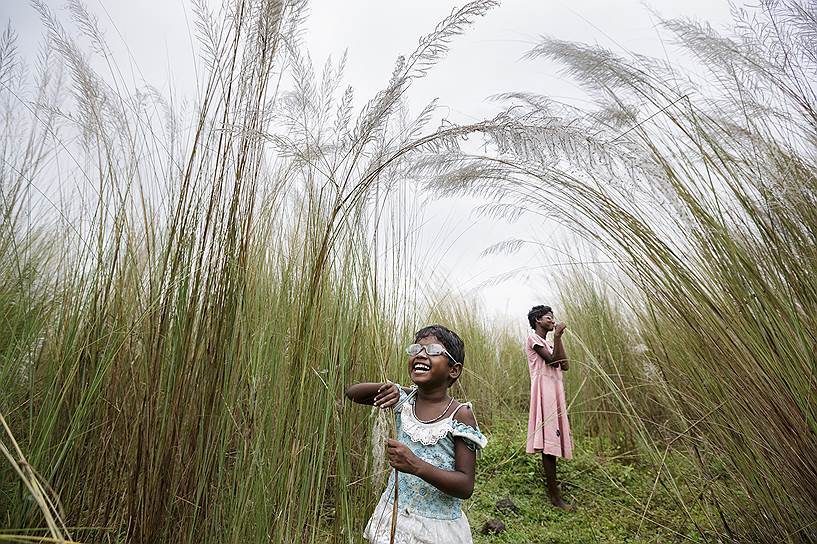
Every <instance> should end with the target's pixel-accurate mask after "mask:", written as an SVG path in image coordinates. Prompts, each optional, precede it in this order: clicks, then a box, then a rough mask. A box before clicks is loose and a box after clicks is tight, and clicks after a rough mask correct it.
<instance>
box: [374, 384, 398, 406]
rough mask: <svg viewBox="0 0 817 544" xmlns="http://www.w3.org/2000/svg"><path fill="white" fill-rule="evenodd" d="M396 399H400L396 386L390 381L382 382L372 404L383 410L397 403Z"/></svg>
mask: <svg viewBox="0 0 817 544" xmlns="http://www.w3.org/2000/svg"><path fill="white" fill-rule="evenodd" d="M398 400H400V391H399V390H398V389H397V386H396V385H394V384H393V383H390V382H384V383H382V384H381V385H380V387H379V388H378V389H377V395H375V397H374V405H375V406H377V407H378V408H380V409H382V410H385V409H387V408H391V407H392V406H394V405H395V404H397V401H398Z"/></svg>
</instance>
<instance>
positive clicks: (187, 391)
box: [0, 0, 817, 544]
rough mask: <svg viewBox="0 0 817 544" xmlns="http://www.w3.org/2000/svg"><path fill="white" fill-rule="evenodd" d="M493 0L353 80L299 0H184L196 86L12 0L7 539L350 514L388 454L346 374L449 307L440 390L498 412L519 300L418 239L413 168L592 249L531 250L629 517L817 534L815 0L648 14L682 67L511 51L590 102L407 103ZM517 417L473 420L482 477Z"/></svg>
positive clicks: (518, 388)
mask: <svg viewBox="0 0 817 544" xmlns="http://www.w3.org/2000/svg"><path fill="white" fill-rule="evenodd" d="M493 5H494V2H491V1H477V2H471V3H468V4H466V5H465V6H464V7H462V8H460V9H457V10H455V11H454V12H452V13H451V15H450V16H449V17H447V18H446V19H445V20H443V21H441V22H440V23H439V25H438V26H437V27H436V28H435V29H433V30H432V32H431V33H430V34H428V35H427V36H425V37H423V38H422V39H421V40H420V41H419V44H418V46H417V49H416V50H415V51H413V52H410V53H409V54H407V55H406V56H405V57H401V58H400V59H398V61H397V63H396V65H395V68H394V71H393V73H392V75H391V78H390V80H389V82H388V85H387V86H386V87H385V88H384V89H383V90H382V91H380V92H379V93H377V94H376V95H375V96H374V97H371V98H370V99H369V100H368V101H364V102H363V105H362V106H361V107H356V106H355V104H357V103H358V102H357V101H356V99H355V97H354V92H353V90H352V89H351V88H346V87H345V82H344V76H343V68H344V61H343V59H341V60H340V61H339V62H336V63H332V62H328V63H327V64H326V65H325V67H323V68H322V69H321V70H318V71H316V70H315V69H314V67H313V65H312V62H311V60H310V59H309V56H308V55H307V54H306V53H305V52H304V51H303V50H302V49H301V47H300V44H299V39H298V36H299V28H300V26H301V24H302V22H303V18H304V17H305V16H306V12H305V4H304V3H303V2H299V1H292V2H287V1H272V0H233V1H229V2H226V3H225V5H224V7H223V8H222V9H221V10H220V11H217V12H210V11H208V9H207V8H206V6H205V5H203V4H197V6H198V8H197V13H196V20H197V27H196V28H197V39H198V40H199V46H200V48H201V51H202V69H203V73H201V74H199V76H200V80H199V85H198V98H197V102H195V103H194V104H192V105H189V106H183V105H179V104H177V103H176V102H174V101H173V100H170V99H169V98H168V97H164V96H162V95H161V94H160V93H158V92H157V91H155V90H153V89H150V88H135V87H134V86H133V84H132V82H131V81H130V80H129V79H128V77H127V76H126V75H124V74H123V72H122V71H121V70H120V69H119V68H118V67H117V64H116V60H115V59H114V58H113V54H112V53H111V51H110V49H109V48H108V46H107V45H106V43H105V40H104V39H103V37H102V35H103V32H102V30H101V29H100V28H99V27H98V23H97V22H96V20H95V19H94V18H93V16H91V15H90V14H89V13H88V12H87V11H86V10H85V8H84V7H83V6H82V4H80V3H79V2H77V1H72V2H69V8H70V9H69V11H68V13H69V15H70V17H71V18H72V20H71V28H72V29H74V30H67V29H66V28H65V26H64V21H61V20H60V19H59V17H57V16H55V15H54V14H53V13H51V12H50V11H49V9H48V8H47V7H46V6H45V5H44V4H42V3H41V2H34V8H35V9H37V10H38V12H39V14H40V16H41V19H42V21H43V23H44V27H45V28H46V36H45V41H44V46H43V50H42V54H41V55H40V56H39V58H38V61H37V64H36V65H34V66H26V65H25V63H24V62H23V61H22V60H21V58H20V56H19V55H18V53H17V52H16V50H15V48H16V40H15V35H14V32H13V29H9V30H8V31H7V32H6V33H5V34H4V35H3V37H2V39H0V107H2V117H1V119H2V120H1V121H0V123H2V132H0V134H2V136H1V137H0V138H2V145H0V197H2V198H0V212H2V224H0V316H1V317H0V384H2V395H0V427H2V429H0V453H2V458H0V460H2V463H0V541H7V542H69V541H72V542H117V543H126V542H127V543H131V542H132V543H139V544H144V543H160V542H174V543H176V542H184V543H193V542H195V543H199V542H211V543H216V542H218V543H224V542H231V543H232V542H234V543H245V542H287V543H289V542H316V543H317V542H359V541H360V536H359V535H360V532H361V528H362V527H363V524H364V523H365V519H366V517H367V515H368V513H369V511H370V510H371V508H372V506H373V504H374V502H375V500H376V498H377V496H378V494H379V492H380V487H381V485H382V482H383V478H384V474H385V472H384V467H383V465H382V458H380V455H381V452H382V450H381V449H380V448H379V442H378V440H379V438H380V437H379V436H378V435H377V433H376V432H375V431H373V427H374V423H375V419H376V418H375V417H374V416H373V414H371V413H370V411H369V410H366V409H362V408H360V407H354V406H350V405H349V403H348V402H346V401H344V400H343V395H342V391H343V390H344V389H345V387H346V386H347V385H348V384H349V383H350V382H352V381H356V380H381V379H383V380H385V379H390V380H394V381H400V380H404V379H405V378H404V376H405V372H404V369H403V360H404V359H403V356H402V355H401V346H402V345H404V344H405V343H406V342H407V340H408V339H409V338H410V335H411V331H412V330H413V329H414V328H415V327H416V326H417V325H418V324H423V323H428V322H430V321H436V322H442V323H445V324H447V325H449V326H450V327H451V328H453V329H455V330H457V331H459V332H460V333H461V334H462V336H463V338H464V340H465V343H466V346H467V353H468V356H467V359H466V365H465V373H464V375H463V377H462V379H461V380H460V382H461V383H459V384H458V386H457V387H456V390H455V391H454V393H455V394H456V395H457V396H458V397H460V398H465V399H468V400H474V401H475V403H476V405H477V407H478V411H477V417H478V418H479V421H480V424H481V425H482V426H483V428H484V430H485V431H486V432H487V434H488V435H489V436H490V434H491V429H493V428H495V429H497V430H498V436H502V437H511V436H514V434H513V433H514V431H508V430H507V429H508V428H509V427H508V425H510V423H509V420H516V419H519V418H524V417H525V414H524V409H525V407H526V406H527V394H526V388H527V384H528V382H527V379H528V378H527V368H526V365H525V361H524V358H523V354H522V352H521V348H520V346H521V340H520V338H519V333H518V330H519V328H518V327H515V325H508V326H503V325H497V324H496V323H493V322H488V321H486V320H485V319H482V318H481V313H480V309H479V306H478V305H477V304H475V303H473V302H471V301H468V300H459V299H457V298H456V297H455V296H453V295H446V294H445V293H444V292H443V291H444V289H445V288H444V286H438V285H435V286H434V288H433V289H432V288H431V287H430V286H429V285H428V284H426V283H425V281H427V280H428V278H423V277H420V276H418V275H417V273H416V272H415V271H414V268H413V267H412V266H411V262H410V261H411V256H412V251H411V250H412V244H414V243H415V242H416V224H415V223H414V221H416V217H417V214H416V213H411V212H412V211H415V212H416V210H412V206H416V204H414V203H415V202H416V198H415V197H416V195H417V194H418V193H420V192H421V191H422V190H423V189H424V188H431V189H433V190H434V191H437V194H440V193H447V194H449V195H458V194H463V193H467V194H471V195H479V196H481V197H484V198H486V199H488V200H489V201H490V202H493V203H495V207H494V208H488V209H489V210H491V211H492V213H494V214H496V215H497V216H501V215H503V214H509V215H511V216H517V215H518V214H522V213H531V214H540V215H548V216H550V217H553V218H556V219H557V220H559V221H560V222H561V223H563V224H564V225H566V226H568V227H570V229H572V231H573V232H574V233H575V235H576V236H577V237H578V238H581V239H583V240H584V242H583V244H588V245H589V246H592V248H593V252H594V255H600V256H603V257H604V258H603V259H602V260H603V261H604V262H605V263H608V264H606V265H604V266H603V267H595V268H592V269H591V268H588V267H586V266H581V265H577V266H576V267H572V268H566V269H562V271H561V272H560V273H559V274H551V275H550V276H549V277H548V280H547V281H549V282H553V283H554V284H556V285H558V286H559V288H560V292H561V297H560V300H559V301H558V302H557V303H555V304H554V305H555V306H556V307H557V308H558V309H559V312H560V314H561V315H563V316H564V317H565V319H566V320H567V321H568V324H569V327H570V328H569V330H570V334H569V337H568V338H567V340H568V343H569V346H568V350H569V351H568V352H569V353H570V354H571V356H572V358H573V360H574V362H575V364H574V365H573V369H572V370H571V371H570V373H569V374H568V375H567V380H568V386H567V387H568V394H569V395H570V397H571V419H572V422H573V425H574V427H575V431H576V433H577V436H579V437H586V438H587V440H585V441H584V443H585V444H588V445H592V444H595V443H596V442H594V440H603V441H604V443H605V444H614V445H616V447H618V448H620V450H621V451H624V452H626V455H627V456H628V457H631V458H633V459H635V460H637V463H639V466H641V467H642V468H643V469H644V470H647V471H648V472H647V473H646V474H648V475H649V478H648V480H645V481H652V482H653V483H652V487H653V489H654V490H658V489H659V488H660V491H661V497H662V499H661V501H662V504H661V505H660V508H661V509H656V508H658V507H656V505H655V504H653V503H652V497H653V494H652V493H648V495H647V497H646V498H645V499H644V500H643V501H642V502H640V503H639V504H640V505H641V506H642V507H643V512H642V513H641V517H640V523H639V524H638V527H639V531H640V532H639V534H641V535H642V536H643V535H644V534H647V533H648V532H649V531H646V533H645V532H644V531H643V530H642V527H643V525H644V524H645V523H646V524H647V525H648V526H649V525H650V524H656V525H661V526H662V528H663V529H666V527H665V525H669V524H672V523H675V520H674V519H673V520H663V521H662V520H661V519H656V518H655V516H656V515H660V513H661V512H667V511H668V509H667V501H673V500H674V501H676V510H677V511H678V512H680V513H681V515H680V517H681V518H684V519H685V520H686V521H684V522H683V523H693V524H694V525H695V526H696V527H698V529H699V530H698V531H697V532H696V533H695V534H696V535H697V536H695V537H692V536H689V534H690V533H688V532H684V533H683V534H682V533H680V532H673V531H672V530H669V532H667V533H662V534H669V535H676V536H677V540H678V541H686V540H690V539H692V540H697V541H701V542H769V543H771V542H786V543H792V544H794V543H803V542H817V491H815V490H816V489H817V434H815V431H817V367H815V364H817V363H815V361H816V360H815V356H814V353H815V352H816V351H817V350H815V347H817V342H816V341H815V339H816V338H817V320H816V318H815V316H817V295H816V294H817V279H815V276H814V274H813V272H812V271H813V270H814V269H815V268H816V267H817V243H815V242H817V211H815V210H817V154H815V151H814V150H815V144H817V95H815V87H814V82H815V81H817V77H815V76H817V57H815V54H814V51H817V40H815V36H817V12H815V10H814V7H813V6H812V5H810V4H808V3H805V2H798V1H796V0H780V1H772V0H768V1H764V2H762V3H761V5H760V6H758V7H756V8H754V9H753V10H752V11H751V12H748V11H747V12H743V11H740V10H736V11H735V26H734V30H733V33H732V34H731V35H728V36H724V35H720V34H718V33H716V32H714V31H713V30H712V29H711V28H709V27H708V26H706V25H704V24H699V23H695V22H690V21H678V20H666V21H663V22H662V26H663V29H664V31H666V32H668V33H670V34H671V35H672V36H674V37H675V39H676V40H677V42H678V43H679V44H680V45H681V46H682V47H684V48H685V49H686V51H687V52H688V53H690V54H691V55H692V56H693V57H694V58H695V59H696V60H697V62H698V63H699V65H700V66H701V67H703V69H705V70H706V72H705V73H703V74H696V75H693V74H686V73H683V72H682V71H681V70H680V69H679V68H678V66H676V65H674V64H673V63H671V61H669V60H661V61H659V60H655V59H649V58H645V57H642V56H637V55H624V54H616V53H613V52H611V51H609V50H605V49H603V48H600V47H597V46H588V45H583V44H575V43H567V42H560V41H557V40H544V41H542V43H540V44H539V45H537V46H536V47H534V48H533V49H532V50H531V51H530V53H529V57H530V62H531V63H532V65H533V63H535V62H537V59H540V58H548V59H550V60H555V61H557V62H559V63H561V64H562V65H563V66H564V68H565V75H566V77H572V78H574V79H575V80H576V81H577V82H579V83H581V84H582V85H583V86H584V88H585V90H586V91H587V93H588V95H589V96H591V97H592V98H593V100H594V101H595V107H594V108H587V109H582V110H578V109H573V108H570V107H567V106H564V105H562V104H558V103H556V102H552V101H550V100H549V99H548V98H547V97H546V96H544V95H542V96H539V95H532V94H522V93H513V92H509V94H507V95H505V96H503V97H501V99H502V100H504V101H506V102H507V105H508V107H507V110H506V111H505V113H503V114H501V115H499V116H497V117H495V118H493V119H489V120H486V121H484V122H481V123H476V124H473V125H468V126H453V125H445V126H443V127H442V128H434V127H433V126H432V125H431V123H430V120H431V119H432V118H433V116H434V110H433V107H434V106H433V105H430V106H429V107H427V108H425V109H423V110H421V112H420V114H419V115H417V116H415V117H409V116H407V115H406V111H407V110H406V109H405V108H404V107H403V106H404V104H405V100H406V97H407V96H408V95H409V94H410V93H409V91H410V87H411V84H412V82H413V81H415V80H416V79H418V78H421V77H423V76H424V75H425V74H426V72H427V71H428V70H430V69H433V66H434V64H435V63H436V62H437V61H438V60H439V59H440V58H441V57H442V56H443V55H444V54H445V52H446V51H447V49H448V47H449V46H450V44H451V42H452V40H454V39H455V38H456V35H457V34H460V33H462V32H465V31H467V27H468V25H469V24H471V23H472V22H473V21H474V20H475V19H477V18H479V17H481V16H484V15H486V14H488V16H490V15H489V13H488V12H489V11H490V8H492V7H493ZM543 92H544V90H543ZM466 137H467V138H470V139H478V140H479V141H480V142H482V143H483V144H484V145H483V146H482V147H481V148H482V149H483V150H484V152H482V153H480V154H475V153H474V152H473V151H472V150H471V146H468V145H466V146H464V145H462V142H463V141H465V140H464V139H465V138H466ZM407 210H408V211H407ZM519 246H520V243H517V242H514V241H510V242H509V243H508V244H507V248H514V247H519ZM577 247H580V245H578V244H577ZM581 247H586V246H584V245H582V246H581ZM544 258H547V257H546V256H543V259H544ZM576 258H577V261H581V255H577V256H576ZM440 298H445V300H446V304H444V305H441V304H434V301H435V300H439V299H440ZM534 302H540V301H534ZM517 317H518V321H523V316H514V319H515V320H516V319H517ZM500 430H501V432H500ZM509 439H510V438H509ZM518 446H519V447H518V448H517V449H514V448H515V446H509V445H508V444H507V443H501V444H499V445H498V446H497V448H498V449H496V450H494V451H493V453H492V452H486V457H487V459H488V461H489V465H490V466H491V467H493V468H492V469H491V472H486V473H481V475H480V476H479V478H480V479H481V481H483V482H485V478H488V477H497V478H498V477H499V474H501V472H497V470H498V468H497V467H502V466H505V465H506V464H508V463H512V462H514V460H515V459H517V458H518V457H519V456H520V454H519V450H521V449H522V447H523V444H519V445H518ZM503 452H507V459H502V458H499V457H502V456H505V455H506V454H505V453H503ZM498 456H499V457H498ZM583 459H584V460H583V461H582V463H585V464H586V470H592V469H593V461H592V459H593V456H592V455H587V456H585V457H584V458H583ZM679 460H680V461H679ZM634 462H636V461H634ZM582 466H583V467H584V466H585V465H582ZM690 467H693V468H690ZM582 470H585V469H584V468H583V469H582ZM622 470H624V469H622ZM492 474H495V475H496V476H490V475H492ZM569 481H570V473H568V474H567V476H566V483H569ZM486 487H489V486H488V485H487V484H486ZM621 491H622V493H624V492H626V486H622V488H621ZM577 492H578V493H580V492H581V490H579V491H577ZM479 493H480V491H479V489H477V491H476V495H475V499H474V500H475V502H477V503H478V502H479V500H480V497H479ZM656 496H657V495H656ZM656 502H657V501H656ZM651 508H652V509H651ZM654 512H655V513H654ZM634 515H635V516H638V514H634ZM477 517H479V516H477ZM645 520H647V521H645ZM554 523H558V520H556V521H554ZM679 523H681V522H679ZM475 529H476V528H475ZM670 529H672V527H670ZM678 535H680V536H678ZM684 535H686V536H684ZM626 538H629V537H625V541H626ZM656 538H658V537H656ZM661 538H663V537H661ZM673 538H675V537H673ZM597 541H610V542H613V541H615V540H604V538H602V539H601V540H598V539H597Z"/></svg>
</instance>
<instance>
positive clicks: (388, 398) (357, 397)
mask: <svg viewBox="0 0 817 544" xmlns="http://www.w3.org/2000/svg"><path fill="white" fill-rule="evenodd" d="M346 398H348V399H349V400H351V401H354V402H356V403H358V404H368V405H369V406H371V405H374V406H377V407H379V408H390V407H392V406H394V405H395V404H397V401H398V400H400V390H399V389H398V388H397V386H396V385H395V384H393V383H389V382H381V383H356V384H354V385H350V386H349V388H348V389H346Z"/></svg>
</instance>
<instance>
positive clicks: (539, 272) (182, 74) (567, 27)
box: [0, 0, 730, 322]
mask: <svg viewBox="0 0 817 544" xmlns="http://www.w3.org/2000/svg"><path fill="white" fill-rule="evenodd" d="M45 3H46V5H48V6H50V7H51V8H52V9H53V10H54V11H55V12H57V13H60V12H61V11H62V6H63V5H64V1H63V0H45ZM211 3H215V2H214V1H211ZM462 4H463V2H452V1H449V0H381V1H374V0H369V1H363V0H345V1H339V0H314V1H312V2H311V3H310V14H309V18H308V21H307V28H306V32H305V35H304V39H305V42H306V45H307V47H308V49H309V51H310V54H311V56H312V59H313V61H314V62H315V64H316V65H318V66H320V65H321V64H322V63H323V61H324V60H325V59H326V57H327V56H328V55H332V56H333V57H334V58H337V57H338V56H340V55H341V54H342V53H343V51H344V50H347V49H348V53H349V59H348V64H347V72H346V77H347V80H348V83H349V84H350V85H352V86H353V87H354V88H355V90H356V96H357V97H358V99H359V100H360V101H363V100H365V99H368V98H369V97H371V96H372V95H373V94H374V93H375V92H377V91H378V90H379V89H380V88H382V87H383V86H384V85H385V84H386V82H387V80H388V77H389V75H390V74H391V72H392V67H393V64H394V61H395V59H396V58H397V56H398V55H400V54H406V53H409V52H411V51H412V50H413V49H414V47H415V46H416V44H417V40H418V38H419V37H420V36H422V35H424V34H426V33H428V32H430V31H431V30H432V29H433V28H434V25H435V24H436V23H437V22H438V21H439V20H440V19H442V18H443V17H445V16H446V15H447V14H448V13H450V12H451V10H452V8H454V7H455V6H461V5H462ZM646 5H649V6H650V7H651V8H652V9H653V10H655V11H657V12H658V13H660V14H661V15H663V16H665V17H677V16H684V17H693V18H697V19H700V20H705V21H709V22H710V23H711V24H712V25H713V26H714V27H716V28H723V27H724V26H726V25H727V24H728V23H729V21H730V8H729V3H728V2H726V1H723V0H684V1H683V2H681V1H678V0H655V1H653V2H649V3H648V4H643V3H642V2H639V1H638V0H607V1H604V0H571V1H569V2H562V1H551V0H506V1H504V2H503V3H502V5H501V6H500V7H498V8H496V9H495V10H493V11H491V12H490V13H489V14H488V15H487V16H486V17H484V18H482V19H480V20H478V21H477V22H476V24H475V25H474V26H473V27H472V28H471V29H470V30H469V31H468V32H467V33H466V35H464V36H461V37H459V38H458V39H456V40H455V41H454V42H453V43H452V46H451V52H450V54H449V55H448V56H447V58H446V59H445V60H444V61H443V62H441V63H440V64H439V65H438V66H437V67H436V68H435V69H434V70H433V71H432V72H431V74H430V75H429V76H428V77H427V78H425V79H424V80H421V81H419V82H417V83H416V84H415V85H414V87H413V88H412V91H411V92H410V94H409V101H410V104H411V105H412V109H419V108H420V107H422V106H423V105H425V104H426V103H427V102H429V101H430V100H432V99H434V98H438V99H439V102H440V105H441V107H442V108H443V109H442V110H441V112H440V114H441V115H443V116H445V117H448V118H449V119H450V120H452V121H460V122H469V121H475V120H479V119H483V118H486V117H489V116H491V115H493V114H494V113H495V112H496V108H497V106H496V105H495V104H493V103H492V102H491V101H489V100H488V97H489V96H491V95H494V94H497V93H501V92H507V91H532V92H538V93H542V94H547V95H549V96H552V97H557V98H559V99H562V100H566V101H570V102H574V103H577V104H581V103H582V102H581V101H582V100H583V97H582V93H581V92H580V91H579V90H578V89H577V88H576V87H575V86H574V85H573V84H572V83H571V82H570V81H569V80H568V79H566V78H564V77H561V76H560V75H559V72H558V70H557V67H555V66H553V65H549V64H547V63H545V62H542V61H536V62H531V61H526V60H521V57H522V55H523V54H524V53H525V52H526V51H527V50H529V49H530V48H532V47H533V46H534V45H535V44H536V43H537V42H538V39H539V37H540V36H550V37H557V38H561V39H566V40H572V41H579V42H586V43H598V44H600V45H603V46H605V47H609V48H611V49H613V50H616V51H619V52H624V51H625V50H632V51H636V52H639V53H644V54H648V55H651V56H656V57H665V56H666V55H667V52H668V51H669V55H670V57H673V56H674V55H673V54H672V49H673V48H672V44H671V43H670V42H668V41H667V36H663V39H662V38H661V36H660V34H659V31H658V30H657V28H656V24H655V16H654V15H653V14H651V13H650V10H649V9H647V7H645V6H646ZM87 6H88V8H89V10H91V11H92V12H94V13H96V14H97V16H98V17H99V20H100V24H101V26H102V27H103V28H104V29H105V35H106V37H107V39H108V41H109V42H110V45H111V47H112V49H113V50H114V52H115V54H116V55H117V56H118V57H119V58H118V61H119V63H120V65H121V66H130V67H132V70H133V73H134V74H135V77H136V78H137V79H142V78H144V80H145V81H147V82H148V83H150V84H152V85H154V86H155V87H157V88H159V89H160V90H161V91H163V92H168V91H169V89H171V88H172V89H174V92H179V90H180V89H185V88H187V89H190V91H188V92H192V90H193V89H194V88H195V85H194V84H193V82H194V80H195V73H196V68H195V64H196V60H195V55H194V53H193V48H194V45H193V43H194V40H193V39H192V38H191V32H190V30H189V28H190V25H192V20H193V16H192V12H191V7H190V2H189V0H138V1H133V0H90V1H88V2H87ZM61 18H62V19H63V20H65V21H67V20H68V17H67V16H64V15H63V16H62V17H61ZM9 20H10V21H11V24H12V26H13V28H14V29H15V30H16V31H17V32H18V34H19V36H20V49H21V52H22V53H23V54H24V55H26V56H29V57H33V56H34V55H35V54H36V50H37V47H38V45H39V44H40V42H41V36H42V27H41V25H40V23H39V21H38V18H37V15H36V13H35V12H34V10H33V9H32V8H31V7H30V5H29V3H28V1H27V0H0V21H2V22H5V21H9ZM473 204H474V203H473V202H470V201H461V200H458V201H449V202H440V203H436V204H435V205H433V206H430V207H429V208H427V213H428V217H427V218H426V219H427V221H428V222H427V223H426V226H425V227H424V230H423V232H422V233H421V237H422V244H424V247H426V248H428V251H429V252H430V253H431V254H434V255H437V256H440V255H444V256H445V258H444V259H442V258H441V259H439V260H435V261H433V262H431V263H430V264H432V265H433V266H435V267H437V268H438V269H439V270H438V272H439V275H440V276H443V277H447V278H448V281H449V284H450V288H451V289H453V290H454V291H456V292H461V293H465V294H468V295H469V296H478V297H480V298H481V299H482V300H483V301H484V304H485V308H486V316H496V317H503V316H507V318H511V319H513V320H514V321H522V322H523V321H524V315H525V314H526V312H527V310H528V309H529V308H530V306H532V305H533V304H538V303H548V302H550V301H551V300H552V299H553V298H554V292H553V290H552V289H551V288H549V287H548V281H549V279H548V275H549V274H551V273H552V272H553V271H555V270H558V269H559V268H558V266H553V264H554V263H557V262H559V261H560V260H563V259H562V258H560V257H559V256H558V255H556V254H555V252H554V253H553V254H552V255H551V256H548V255H542V254H541V253H540V252H536V251H533V250H529V251H522V252H520V253H519V254H517V255H513V256H506V257H490V258H487V257H480V252H481V251H482V250H483V249H485V248H486V247H487V246H488V245H490V244H492V243H495V242H498V241H501V240H503V239H507V238H537V239H539V240H551V241H556V240H564V235H563V234H564V233H561V232H559V230H558V227H556V226H555V225H553V224H540V223H534V222H531V221H529V220H526V221H520V222H519V223H517V224H505V223H500V222H496V221H488V220H485V219H480V218H478V217H475V216H474V215H473V213H472V211H473ZM520 268H521V269H524V270H527V271H528V272H527V273H526V274H521V275H518V276H516V277H515V278H514V279H513V280H511V281H506V282H502V283H499V284H496V285H490V286H484V287H480V286H481V285H482V284H483V283H484V282H486V281H488V280H491V279H492V278H495V277H497V276H498V275H501V274H504V273H506V272H508V271H510V270H516V269H520Z"/></svg>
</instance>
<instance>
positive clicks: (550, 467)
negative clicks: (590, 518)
mask: <svg viewBox="0 0 817 544" xmlns="http://www.w3.org/2000/svg"><path fill="white" fill-rule="evenodd" d="M542 468H544V469H545V483H547V488H548V495H549V496H550V502H551V503H552V504H553V506H556V507H557V508H561V509H563V510H568V511H573V510H575V509H576V508H575V507H574V506H573V505H570V504H567V503H566V502H564V501H563V500H562V494H561V492H560V491H559V482H558V481H557V480H556V456H555V455H547V454H544V453H543V454H542Z"/></svg>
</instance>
